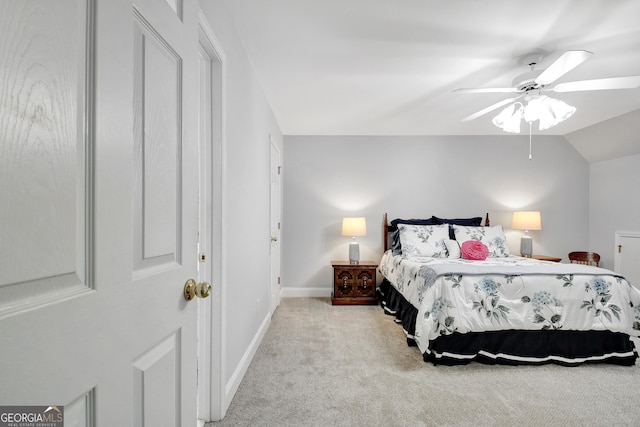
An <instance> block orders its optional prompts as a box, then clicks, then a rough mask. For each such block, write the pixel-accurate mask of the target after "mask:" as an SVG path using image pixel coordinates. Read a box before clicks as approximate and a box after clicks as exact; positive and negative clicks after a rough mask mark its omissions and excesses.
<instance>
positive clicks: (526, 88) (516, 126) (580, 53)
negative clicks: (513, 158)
mask: <svg viewBox="0 0 640 427" xmlns="http://www.w3.org/2000/svg"><path fill="white" fill-rule="evenodd" d="M541 52H542V51H540V52H533V53H531V54H529V55H525V57H524V58H525V60H527V62H526V63H527V64H528V65H529V67H530V68H531V69H530V71H528V72H526V73H524V74H521V75H519V76H517V77H516V78H515V79H514V80H513V85H512V87H510V88H471V89H456V90H455V92H462V93H516V94H519V95H518V96H516V97H514V98H509V99H505V100H502V101H500V102H497V103H495V104H493V105H491V106H489V107H487V108H484V109H482V110H480V111H478V112H476V113H474V114H471V115H470V116H467V117H465V118H464V119H462V120H463V121H469V120H473V119H476V118H478V117H480V116H483V115H485V114H487V113H489V112H491V111H493V110H496V109H498V108H500V107H503V106H505V105H507V104H511V105H507V107H506V108H504V109H503V110H502V111H501V112H500V114H498V115H497V116H495V117H494V118H493V120H492V122H493V124H494V125H496V126H497V127H499V128H500V129H502V130H504V131H505V132H511V133H520V123H521V121H522V120H524V121H526V122H527V123H529V158H531V127H532V123H533V122H534V121H536V120H538V122H539V129H540V130H546V129H549V128H551V127H553V126H555V125H557V124H558V123H561V122H563V121H565V120H567V119H568V118H569V117H571V116H572V115H573V114H574V113H575V112H576V108H575V107H573V106H571V105H568V104H566V103H565V102H563V101H561V100H559V99H555V98H550V97H548V96H545V95H541V92H543V91H553V92H577V91H589V90H608V89H633V88H637V87H639V86H640V76H628V77H612V78H604V79H596V80H583V81H574V82H565V83H559V84H557V85H555V86H550V85H551V84H552V83H553V82H555V81H556V80H558V79H559V78H560V77H562V76H563V75H565V74H566V73H568V72H569V71H571V70H573V69H574V68H575V67H577V66H578V65H580V64H582V63H583V62H584V61H586V60H587V59H589V57H591V55H592V52H589V51H586V50H568V51H566V52H565V53H563V54H562V55H561V56H560V57H559V58H558V59H556V60H555V61H554V62H553V64H551V65H550V66H549V67H548V68H547V69H545V70H534V68H535V66H536V64H537V62H538V61H539V60H540V59H541V58H542V53H541ZM521 98H524V102H526V105H525V104H523V103H522V102H520V101H519V99H521Z"/></svg>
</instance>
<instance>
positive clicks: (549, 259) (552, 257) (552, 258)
mask: <svg viewBox="0 0 640 427" xmlns="http://www.w3.org/2000/svg"><path fill="white" fill-rule="evenodd" d="M531 258H533V259H539V260H540V261H553V262H560V260H562V258H556V257H554V256H547V255H531Z"/></svg>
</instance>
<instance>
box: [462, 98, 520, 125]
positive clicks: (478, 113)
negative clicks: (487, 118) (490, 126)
mask: <svg viewBox="0 0 640 427" xmlns="http://www.w3.org/2000/svg"><path fill="white" fill-rule="evenodd" d="M522 96H523V95H520V96H516V97H515V98H509V99H503V100H502V101H500V102H497V103H495V104H493V105H491V106H489V107H487V108H485V109H482V110H480V111H478V112H476V113H473V114H472V115H470V116H467V117H465V118H464V119H462V121H463V122H468V121H470V120H473V119H477V118H478V117H480V116H484V115H485V114H487V113H489V112H491V111H493V110H495V109H497V108H500V107H502V106H503V105H507V104H510V103H512V102H514V101H516V100H518V99H520V98H522Z"/></svg>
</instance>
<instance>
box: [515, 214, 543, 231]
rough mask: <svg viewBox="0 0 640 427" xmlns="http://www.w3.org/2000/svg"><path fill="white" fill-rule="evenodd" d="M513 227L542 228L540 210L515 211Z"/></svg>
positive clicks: (516, 228)
mask: <svg viewBox="0 0 640 427" xmlns="http://www.w3.org/2000/svg"><path fill="white" fill-rule="evenodd" d="M511 228H512V229H514V230H527V231H528V230H542V221H541V219H540V212H537V211H529V212H514V213H513V220H512V221H511Z"/></svg>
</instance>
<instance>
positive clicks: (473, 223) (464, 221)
mask: <svg viewBox="0 0 640 427" xmlns="http://www.w3.org/2000/svg"><path fill="white" fill-rule="evenodd" d="M431 219H433V220H434V221H437V222H436V224H449V238H450V239H452V240H455V238H456V235H455V233H454V232H453V227H452V225H463V226H466V227H479V226H481V225H482V217H481V216H476V217H473V218H455V219H445V218H438V217H435V216H434V217H431Z"/></svg>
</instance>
